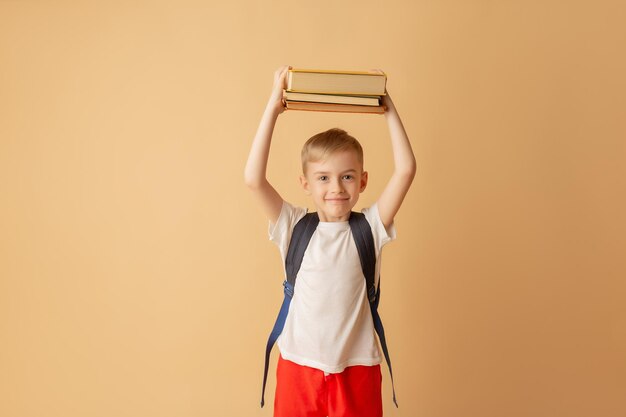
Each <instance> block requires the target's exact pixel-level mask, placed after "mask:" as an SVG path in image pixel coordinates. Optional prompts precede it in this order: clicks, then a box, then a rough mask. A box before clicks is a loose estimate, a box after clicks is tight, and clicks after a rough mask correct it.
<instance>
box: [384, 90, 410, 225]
mask: <svg viewBox="0 0 626 417" xmlns="http://www.w3.org/2000/svg"><path fill="white" fill-rule="evenodd" d="M383 104H384V105H385V106H387V111H386V112H385V118H386V119H387V124H388V127H389V134H390V135H391V148H392V151H393V160H394V167H395V168H394V171H393V174H392V175H391V178H390V179H389V182H388V183H387V185H386V186H385V189H384V190H383V192H382V194H381V195H380V197H379V198H378V213H379V214H380V219H381V220H382V222H383V224H384V225H385V227H388V226H389V225H391V224H392V223H393V218H394V217H395V215H396V213H397V212H398V210H399V209H400V206H401V205H402V201H403V200H404V196H406V193H407V191H409V187H410V186H411V183H412V182H413V177H415V172H416V169H417V168H416V163H415V156H414V155H413V150H412V149H411V143H410V142H409V138H408V136H407V134H406V132H405V130H404V126H403V125H402V121H401V120H400V116H399V115H398V112H397V110H396V108H395V106H394V104H393V101H392V100H391V97H390V96H389V93H387V95H386V96H384V97H383Z"/></svg>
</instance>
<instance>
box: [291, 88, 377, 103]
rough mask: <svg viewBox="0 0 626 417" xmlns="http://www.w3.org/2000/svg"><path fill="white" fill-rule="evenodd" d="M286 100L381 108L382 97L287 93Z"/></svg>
mask: <svg viewBox="0 0 626 417" xmlns="http://www.w3.org/2000/svg"><path fill="white" fill-rule="evenodd" d="M284 97H285V99H286V100H290V101H307V102H314V103H335V104H354V105H357V106H379V105H380V96H342V95H334V94H313V93H298V92H294V91H286V92H285V95H284Z"/></svg>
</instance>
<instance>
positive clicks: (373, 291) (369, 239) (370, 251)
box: [349, 212, 398, 407]
mask: <svg viewBox="0 0 626 417" xmlns="http://www.w3.org/2000/svg"><path fill="white" fill-rule="evenodd" d="M349 221H350V230H351V231H352V236H353V237H354V242H355V243H356V248H357V251H358V252H359V258H360V260H361V268H362V269H363V275H365V284H366V289H367V297H368V299H369V302H370V310H371V312H372V319H373V321H374V329H376V333H377V334H378V339H379V340H380V345H381V347H382V348H383V354H384V355H385V360H386V361H387V366H388V367H389V375H390V376H391V389H392V391H393V403H394V404H395V405H396V407H398V401H396V389H395V386H394V383H393V371H392V369H391V359H390V358H389V349H387V340H386V339H385V329H384V328H383V322H382V320H381V319H380V315H379V314H378V303H379V301H380V279H379V280H378V288H376V286H375V276H376V249H375V246H374V237H373V235H372V228H371V227H370V224H369V222H368V221H367V219H366V218H365V215H364V214H363V213H356V212H352V213H351V215H350V220H349Z"/></svg>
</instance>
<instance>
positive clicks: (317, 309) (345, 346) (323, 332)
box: [269, 202, 396, 373]
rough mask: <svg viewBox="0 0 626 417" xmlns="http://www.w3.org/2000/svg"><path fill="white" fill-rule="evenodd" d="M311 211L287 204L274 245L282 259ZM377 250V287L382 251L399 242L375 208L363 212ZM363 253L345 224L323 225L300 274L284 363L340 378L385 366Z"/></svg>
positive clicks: (273, 227)
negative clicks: (349, 371) (355, 369)
mask: <svg viewBox="0 0 626 417" xmlns="http://www.w3.org/2000/svg"><path fill="white" fill-rule="evenodd" d="M306 212H307V210H306V209H305V208H301V207H293V206H292V205H290V204H289V203H287V202H283V206H282V209H281V213H280V216H279V217H278V220H277V221H276V224H271V223H270V227H269V235H270V240H271V241H272V242H274V243H275V244H276V245H277V246H278V248H279V249H280V254H281V258H282V260H283V269H284V261H285V256H286V255H287V250H288V248H289V242H290V240H291V234H292V231H293V228H294V226H295V225H296V223H297V222H298V221H299V220H300V219H301V218H302V217H304V215H305V214H306ZM363 214H364V215H365V218H366V219H367V221H368V222H369V224H370V227H371V228H372V235H373V237H374V244H375V246H376V283H378V276H379V271H380V254H381V249H382V247H383V246H384V245H385V244H386V243H387V242H390V241H392V240H394V239H395V237H396V232H395V227H394V226H393V225H391V226H389V228H388V229H387V230H386V229H385V226H384V225H383V223H382V221H381V220H380V216H379V214H378V208H377V206H376V204H374V205H373V206H372V207H370V208H369V209H363ZM366 292H367V291H366V284H365V277H364V276H363V271H362V269H361V263H360V260H359V254H358V251H357V248H356V244H355V243H354V238H353V237H352V232H351V231H350V225H349V223H348V222H347V221H344V222H322V221H320V222H319V225H318V226H317V229H316V230H315V232H314V233H313V236H312V237H311V241H310V242H309V245H308V247H307V250H306V252H305V254H304V258H303V260H302V266H301V267H300V271H299V272H298V276H297V279H296V286H295V289H294V296H293V299H292V300H291V304H290V306H289V314H288V315H287V320H286V322H285V327H284V329H283V332H282V334H281V335H280V337H279V338H278V341H277V344H278V348H279V349H280V353H281V356H282V357H283V358H284V359H287V360H289V361H292V362H295V363H297V364H299V365H305V366H310V367H312V368H317V369H321V370H322V371H324V372H326V373H339V372H342V371H343V370H344V369H345V368H346V367H348V366H354V365H366V366H372V365H377V364H379V363H380V362H381V355H380V350H379V348H378V342H377V340H376V336H375V330H374V325H373V322H372V314H371V311H370V306H369V302H368V300H367V297H366Z"/></svg>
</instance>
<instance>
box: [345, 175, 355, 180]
mask: <svg viewBox="0 0 626 417" xmlns="http://www.w3.org/2000/svg"><path fill="white" fill-rule="evenodd" d="M353 178H354V177H353V176H352V175H344V176H343V179H344V180H351V179H353Z"/></svg>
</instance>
